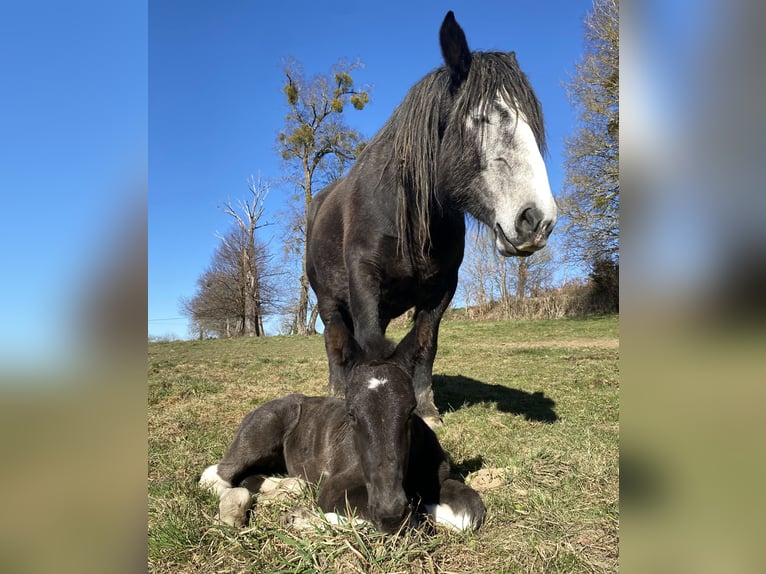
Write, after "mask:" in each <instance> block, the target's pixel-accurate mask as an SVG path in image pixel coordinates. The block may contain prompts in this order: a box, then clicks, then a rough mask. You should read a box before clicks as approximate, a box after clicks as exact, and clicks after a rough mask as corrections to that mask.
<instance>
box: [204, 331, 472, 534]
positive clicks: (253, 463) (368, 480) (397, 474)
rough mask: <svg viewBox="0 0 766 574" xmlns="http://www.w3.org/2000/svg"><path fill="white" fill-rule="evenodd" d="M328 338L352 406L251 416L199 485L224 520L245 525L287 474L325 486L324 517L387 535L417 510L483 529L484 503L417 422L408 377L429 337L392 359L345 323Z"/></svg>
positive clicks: (301, 407) (293, 405) (283, 401)
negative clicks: (256, 500)
mask: <svg viewBox="0 0 766 574" xmlns="http://www.w3.org/2000/svg"><path fill="white" fill-rule="evenodd" d="M327 333H328V339H329V341H330V348H331V352H332V353H333V354H335V355H337V357H335V360H337V361H339V362H342V363H343V364H344V365H345V369H346V370H347V372H346V373H345V376H346V377H347V380H348V390H347V393H346V398H345V401H344V400H342V399H338V398H332V397H307V396H304V395H297V394H296V395H289V396H287V397H283V398H280V399H276V400H273V401H270V402H268V403H266V404H264V405H262V406H260V407H258V408H257V409H255V410H253V411H251V412H250V413H248V414H247V415H246V416H245V418H244V419H243V421H242V423H241V424H240V426H239V429H238V430H237V433H236V436H235V437H234V440H233V442H232V444H231V446H230V447H229V449H228V450H227V452H226V454H225V455H224V457H223V459H222V460H221V462H220V463H219V464H217V465H213V466H211V467H208V469H207V470H205V472H204V473H203V475H202V478H201V480H200V485H201V486H202V487H204V488H208V489H210V490H213V491H215V492H216V493H217V494H218V495H219V497H220V498H221V503H220V508H221V512H220V518H221V520H222V521H224V522H227V523H229V524H238V525H243V524H245V522H246V518H245V517H246V512H247V510H248V509H249V508H250V506H251V505H252V502H251V493H257V492H259V491H260V492H264V491H266V488H264V485H266V486H267V487H268V488H273V484H272V483H271V482H269V480H270V479H268V475H272V474H287V475H289V476H295V477H300V478H302V479H305V480H307V481H309V482H312V483H318V484H319V499H318V504H319V507H320V508H321V509H322V511H323V512H325V513H333V514H334V515H341V516H343V515H347V514H348V511H349V510H351V512H352V513H353V514H355V515H356V516H358V517H361V518H363V519H366V520H369V521H371V522H372V523H373V524H374V525H375V526H376V527H377V528H378V529H380V530H382V531H384V532H394V531H396V530H397V529H398V528H400V527H401V526H402V525H403V524H404V523H405V521H406V520H407V519H408V518H410V515H411V513H413V512H414V515H415V516H417V514H418V513H421V512H425V513H428V514H430V515H431V516H433V517H434V519H435V520H436V522H437V523H440V522H441V523H445V524H447V525H449V526H451V527H452V528H457V529H460V530H465V529H469V528H478V527H479V525H480V524H481V523H482V521H483V519H484V514H485V508H484V504H483V503H482V501H481V498H479V495H478V493H477V492H476V491H474V490H473V489H471V488H470V487H468V486H466V485H465V484H463V483H462V482H459V481H457V480H454V479H451V478H449V473H450V465H449V462H448V459H447V456H446V455H445V453H444V451H443V450H442V448H441V446H440V445H439V441H438V439H437V438H436V435H435V434H434V432H433V431H432V430H431V429H430V428H429V427H428V425H426V424H425V422H423V419H421V418H420V417H418V416H417V415H416V414H414V410H415V395H414V392H413V389H412V380H411V372H412V367H413V364H414V362H415V361H416V360H417V359H418V356H419V355H420V354H422V352H423V350H424V349H425V343H426V342H427V339H428V336H429V334H428V333H427V332H421V333H420V335H418V334H417V333H416V332H415V331H413V332H411V333H410V334H408V335H407V336H406V337H405V338H404V339H402V341H401V342H400V343H399V345H398V346H397V348H396V349H395V351H394V352H393V354H392V355H391V356H389V357H385V355H381V354H379V353H372V354H370V353H369V352H364V351H362V349H361V348H360V347H359V346H358V345H357V343H356V341H354V339H353V337H351V336H350V334H349V333H348V331H347V330H346V329H345V327H343V326H342V325H335V326H332V325H331V326H330V327H328V331H327ZM418 337H419V338H420V341H418V340H417V339H418ZM381 352H383V351H381ZM232 500H234V503H233V504H232Z"/></svg>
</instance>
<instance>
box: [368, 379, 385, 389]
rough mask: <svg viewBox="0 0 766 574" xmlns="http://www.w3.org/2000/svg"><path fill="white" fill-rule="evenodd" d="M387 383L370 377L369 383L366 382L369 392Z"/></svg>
mask: <svg viewBox="0 0 766 574" xmlns="http://www.w3.org/2000/svg"><path fill="white" fill-rule="evenodd" d="M387 382H388V379H378V378H376V377H372V378H371V379H370V380H369V381H367V388H368V389H370V390H371V391H374V390H375V389H377V388H378V387H382V386H383V385H385V384H386V383H387Z"/></svg>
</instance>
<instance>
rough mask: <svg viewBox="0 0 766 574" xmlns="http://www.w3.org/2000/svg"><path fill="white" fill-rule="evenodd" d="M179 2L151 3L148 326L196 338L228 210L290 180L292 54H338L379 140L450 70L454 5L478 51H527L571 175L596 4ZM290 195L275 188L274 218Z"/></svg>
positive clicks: (525, 65) (322, 60)
mask: <svg viewBox="0 0 766 574" xmlns="http://www.w3.org/2000/svg"><path fill="white" fill-rule="evenodd" d="M317 6H318V5H317V4H316V3H314V2H303V1H300V2H244V1H237V2H203V1H192V2H183V3H180V2H170V1H167V0H154V1H153V2H151V3H150V5H149V49H150V58H149V94H150V98H149V200H148V201H149V260H148V261H149V298H148V319H149V323H148V327H149V334H150V335H155V336H164V335H173V336H177V337H186V336H187V335H188V332H187V322H186V319H185V318H183V317H181V316H180V313H179V310H178V300H179V297H181V296H187V297H188V296H191V295H193V293H194V289H195V281H196V279H197V277H198V276H199V275H200V274H201V272H202V271H203V270H204V268H205V267H206V266H207V265H208V263H209V261H210V257H211V255H212V253H213V250H214V248H215V247H216V245H217V242H218V239H217V238H216V237H215V233H216V231H221V232H222V231H225V229H226V228H227V227H228V224H229V220H228V217H227V216H225V215H224V214H223V213H222V212H221V211H220V210H219V209H218V207H217V206H219V205H220V204H221V202H223V201H226V200H227V199H231V200H232V201H236V200H237V199H239V198H245V197H246V194H247V186H246V180H247V178H248V177H249V176H250V175H256V176H257V175H258V174H260V175H261V176H262V178H263V179H264V180H270V179H278V178H279V177H281V176H282V174H283V172H282V170H283V166H282V164H281V161H280V159H279V157H278V155H277V153H276V152H275V140H276V136H277V133H278V131H279V129H280V128H281V127H282V123H283V121H284V116H285V114H286V112H287V110H286V107H285V103H284V100H283V96H282V91H281V87H282V82H283V77H284V76H283V73H282V63H283V60H284V58H285V57H294V58H296V59H297V60H299V61H300V62H301V63H302V64H303V67H304V69H305V71H306V74H307V75H309V76H310V75H314V74H321V73H325V72H327V70H328V69H329V68H330V67H331V66H332V65H333V64H334V63H335V62H336V61H337V60H338V59H340V58H345V59H347V60H351V61H353V60H357V59H358V60H361V61H362V62H363V63H364V68H363V69H362V70H357V72H356V74H354V79H355V82H356V83H357V84H359V85H365V84H370V85H371V86H372V92H371V99H372V102H371V104H369V105H368V106H367V107H366V108H365V109H364V110H363V111H361V112H357V111H354V110H349V111H348V112H347V116H348V117H347V121H348V123H349V124H351V125H352V126H353V127H355V128H356V129H358V130H360V131H361V132H362V133H363V134H364V135H365V136H367V137H370V136H372V135H373V134H374V133H375V132H376V131H377V130H378V129H379V128H380V126H382V124H383V123H384V121H385V120H386V118H387V117H388V116H389V115H390V113H391V111H392V110H393V109H394V108H395V107H396V105H397V104H398V103H399V102H400V101H401V100H402V98H403V96H404V94H405V93H406V91H407V90H408V88H409V87H410V86H411V85H412V84H414V83H415V82H416V81H417V80H419V79H420V78H421V77H422V76H423V75H425V74H426V73H427V72H429V71H430V70H432V69H434V68H436V67H438V66H439V65H441V54H440V49H439V43H438V29H439V25H440V24H441V21H442V19H443V18H444V14H445V13H446V12H447V10H449V9H452V10H453V11H454V12H455V15H456V17H457V20H458V22H459V23H460V24H461V26H462V27H463V29H464V30H465V32H466V36H467V38H468V43H469V45H470V46H471V48H472V49H474V50H506V51H510V50H515V51H516V54H517V57H518V60H519V63H520V65H521V67H522V69H524V71H525V72H526V73H527V75H528V77H529V78H530V81H531V82H532V84H533V86H534V88H535V90H536V92H537V94H538V97H539V98H540V100H541V101H542V105H543V110H544V114H545V118H546V126H547V129H548V141H549V149H550V157H549V158H548V162H547V163H548V170H549V177H550V180H551V186H552V188H553V190H554V194H558V191H559V190H560V188H561V183H562V177H563V173H562V168H561V165H562V159H563V156H562V147H563V140H564V138H565V137H566V136H567V135H569V134H570V133H571V132H572V129H573V127H574V113H573V111H572V109H571V107H570V105H569V103H568V101H567V99H566V96H565V92H564V87H563V84H564V82H565V81H566V80H567V79H568V78H569V77H570V76H571V74H572V73H573V71H574V65H575V62H576V61H577V59H578V58H579V57H580V54H581V52H582V47H583V34H582V31H583V28H582V20H583V18H584V16H585V14H586V11H587V10H588V9H589V7H590V2H589V1H587V0H577V1H575V0H560V1H556V2H506V1H471V2H453V3H447V2H434V1H431V2H417V1H416V2H412V1H411V0H408V1H407V2H401V1H395V2H386V3H345V4H341V5H338V6H339V8H338V9H337V10H336V11H331V10H328V9H326V8H325V9H322V10H318V9H317ZM281 192H282V190H280V189H277V188H276V187H272V191H271V194H270V196H269V201H268V202H267V219H270V220H274V221H276V220H277V219H278V218H277V214H278V212H279V210H280V209H281V207H282V193H281Z"/></svg>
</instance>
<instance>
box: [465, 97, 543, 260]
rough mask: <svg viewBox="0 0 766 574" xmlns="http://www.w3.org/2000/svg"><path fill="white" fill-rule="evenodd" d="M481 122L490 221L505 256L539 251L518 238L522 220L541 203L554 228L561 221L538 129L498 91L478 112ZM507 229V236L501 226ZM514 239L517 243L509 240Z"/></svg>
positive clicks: (526, 240) (483, 181)
mask: <svg viewBox="0 0 766 574" xmlns="http://www.w3.org/2000/svg"><path fill="white" fill-rule="evenodd" d="M477 120H478V123H479V125H480V127H481V150H480V153H481V155H482V166H483V172H482V183H483V187H484V193H485V195H486V197H485V201H486V202H487V206H488V207H490V208H491V213H490V214H489V217H490V218H493V220H490V221H485V222H484V223H485V224H487V225H488V226H490V227H491V228H492V230H493V231H494V232H495V233H496V241H495V243H496V247H497V250H498V251H499V252H500V253H502V254H503V255H506V256H508V255H515V254H516V253H515V250H516V249H518V250H528V251H534V250H536V249H537V248H538V247H535V246H534V245H532V244H531V243H530V242H529V241H528V239H527V238H523V237H518V234H517V229H516V223H517V221H518V218H519V216H520V214H521V213H522V212H523V211H524V210H525V209H527V208H536V209H537V210H539V211H540V213H541V214H542V219H543V220H544V221H549V222H551V223H550V227H551V228H552V227H553V224H555V222H556V217H557V208H556V202H555V201H554V199H553V195H552V194H551V188H550V184H549V182H548V172H547V171H546V169H545V162H544V161H543V157H542V155H541V153H540V149H539V148H538V146H537V141H536V140H535V135H534V132H533V131H532V128H531V127H530V126H529V124H528V122H527V118H526V117H525V116H524V114H523V113H521V112H517V111H516V110H515V109H514V107H512V106H511V105H510V104H509V103H508V101H507V99H506V98H504V97H502V96H501V95H498V97H497V98H496V99H495V101H494V102H493V104H492V105H491V106H489V107H488V109H487V111H486V113H485V114H484V115H482V114H480V113H479V112H476V114H475V115H474V117H473V118H471V120H470V121H472V122H474V124H475V123H477ZM498 226H499V227H500V228H501V229H502V234H503V235H504V237H503V236H502V235H500V234H499V233H498V230H497V227H498ZM508 242H510V243H511V244H512V245H508Z"/></svg>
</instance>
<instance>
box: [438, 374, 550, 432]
mask: <svg viewBox="0 0 766 574" xmlns="http://www.w3.org/2000/svg"><path fill="white" fill-rule="evenodd" d="M433 390H434V402H435V403H436V408H438V409H439V412H441V413H449V412H454V411H457V410H459V409H461V408H463V407H468V406H471V405H474V404H477V403H486V402H490V403H495V404H496V405H497V410H499V411H502V412H504V413H513V414H517V415H523V416H524V418H526V419H527V420H530V421H539V422H544V423H554V422H556V421H557V420H559V417H558V415H557V414H556V411H555V410H554V409H553V407H555V406H556V401H554V400H553V399H551V398H549V397H546V396H545V394H544V393H543V392H542V391H535V392H533V393H528V392H526V391H521V390H519V389H511V388H508V387H504V386H502V385H491V384H488V383H482V382H481V381H477V380H475V379H469V378H468V377H463V376H461V375H457V376H454V375H434V376H433Z"/></svg>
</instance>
